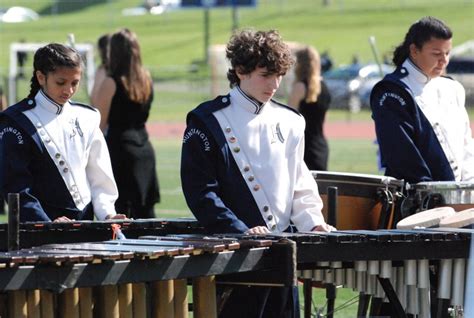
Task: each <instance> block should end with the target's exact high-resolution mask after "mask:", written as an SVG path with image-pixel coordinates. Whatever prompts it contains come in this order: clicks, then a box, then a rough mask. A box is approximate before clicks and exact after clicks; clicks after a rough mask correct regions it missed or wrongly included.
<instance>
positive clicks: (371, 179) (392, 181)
mask: <svg viewBox="0 0 474 318" xmlns="http://www.w3.org/2000/svg"><path fill="white" fill-rule="evenodd" d="M311 173H312V175H313V178H314V179H315V180H316V181H325V182H338V183H346V184H349V183H354V184H356V183H357V184H366V185H372V186H374V185H376V186H389V187H390V186H392V187H393V186H398V187H400V188H403V185H404V183H405V182H404V181H403V180H400V179H396V178H393V177H390V176H384V175H375V174H364V173H353V172H340V171H320V170H312V171H311ZM336 176H337V177H345V178H344V179H343V180H341V179H334V177H336Z"/></svg>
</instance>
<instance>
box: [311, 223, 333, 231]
mask: <svg viewBox="0 0 474 318" xmlns="http://www.w3.org/2000/svg"><path fill="white" fill-rule="evenodd" d="M311 231H315V232H332V231H337V229H336V228H335V227H334V226H332V225H329V224H327V223H323V224H320V225H316V226H315V227H313V229H312V230H311Z"/></svg>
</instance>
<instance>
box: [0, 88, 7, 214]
mask: <svg viewBox="0 0 474 318" xmlns="http://www.w3.org/2000/svg"><path fill="white" fill-rule="evenodd" d="M5 108H7V99H6V97H5V94H4V92H3V87H2V83H1V82H0V111H3V110H4V109H5ZM0 214H5V200H4V199H3V196H2V194H1V193H0Z"/></svg>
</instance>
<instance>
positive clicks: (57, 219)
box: [53, 216, 75, 223]
mask: <svg viewBox="0 0 474 318" xmlns="http://www.w3.org/2000/svg"><path fill="white" fill-rule="evenodd" d="M72 221H75V220H74V219H70V218H68V217H67V216H60V217H58V218H56V219H54V221H53V222H54V223H58V222H72Z"/></svg>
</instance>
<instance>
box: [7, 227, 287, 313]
mask: <svg viewBox="0 0 474 318" xmlns="http://www.w3.org/2000/svg"><path fill="white" fill-rule="evenodd" d="M293 246H294V245H293ZM288 247H291V244H286V243H284V244H278V243H273V244H272V242H271V241H269V240H240V241H237V240H234V239H217V238H203V237H192V238H191V237H187V238H177V237H157V236H151V237H145V238H144V239H125V240H111V241H104V242H89V243H71V244H48V245H42V246H39V247H33V248H29V249H22V250H19V251H13V252H4V253H0V316H1V317H15V318H16V317H48V318H49V317H73V318H74V317H78V318H79V317H81V318H82V317H92V316H93V315H95V316H99V317H114V318H115V317H166V318H168V317H187V316H188V302H187V280H188V279H189V280H192V282H193V313H194V317H197V318H199V317H206V318H207V317H211V318H212V317H216V316H217V305H216V298H215V279H216V276H220V275H222V276H225V275H226V274H236V273H245V272H253V271H260V270H265V271H266V272H270V273H271V275H270V276H272V277H274V279H275V277H276V278H279V283H280V284H281V285H291V284H292V283H293V281H294V279H295V278H294V277H293V276H292V274H293V273H294V272H295V268H293V269H290V270H289V271H287V269H286V268H285V269H282V268H281V267H280V265H279V264H280V263H281V262H279V260H280V259H281V258H282V257H283V258H286V259H291V255H292V254H293V253H294V249H293V250H291V248H288ZM147 300H148V301H147Z"/></svg>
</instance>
